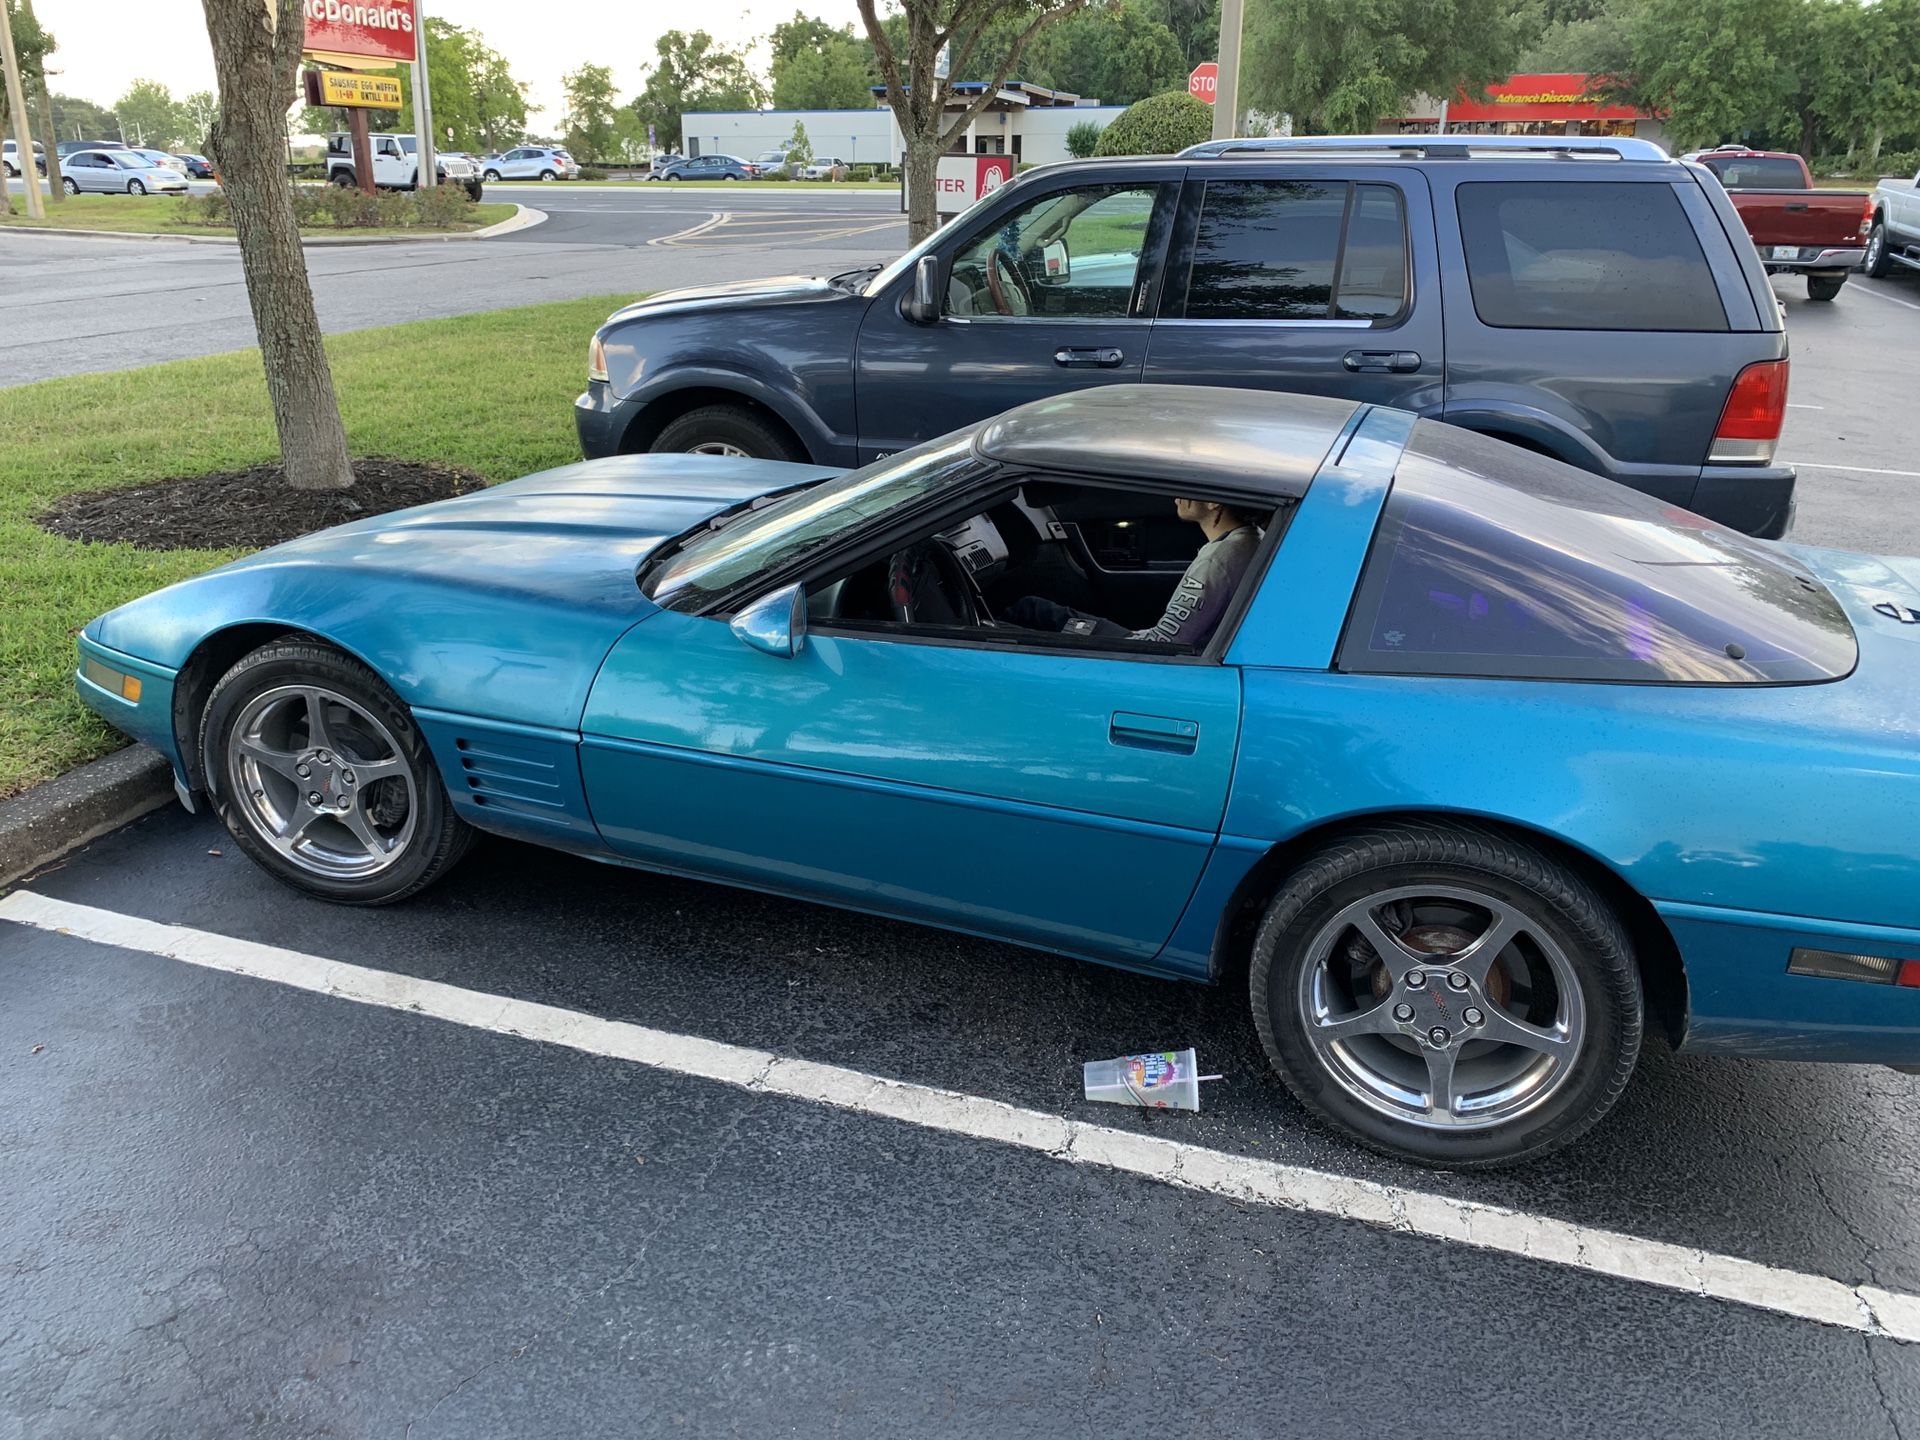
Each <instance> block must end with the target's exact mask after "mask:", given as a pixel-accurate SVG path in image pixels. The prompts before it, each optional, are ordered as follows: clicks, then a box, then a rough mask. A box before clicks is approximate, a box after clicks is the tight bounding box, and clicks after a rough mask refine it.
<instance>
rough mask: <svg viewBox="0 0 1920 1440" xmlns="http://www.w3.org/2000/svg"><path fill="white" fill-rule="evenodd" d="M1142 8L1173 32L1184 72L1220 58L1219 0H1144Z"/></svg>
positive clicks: (1142, 0)
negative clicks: (1204, 62) (1203, 62)
mask: <svg viewBox="0 0 1920 1440" xmlns="http://www.w3.org/2000/svg"><path fill="white" fill-rule="evenodd" d="M1141 8H1142V9H1144V10H1145V11H1146V13H1147V14H1149V15H1151V16H1152V17H1153V18H1154V19H1155V20H1158V21H1159V22H1160V23H1161V24H1162V25H1164V26H1166V27H1167V29H1168V30H1169V31H1170V32H1171V33H1172V35H1173V38H1174V40H1175V41H1176V42H1177V43H1178V44H1179V46H1180V63H1181V66H1182V67H1183V73H1184V71H1186V70H1191V69H1193V67H1194V66H1196V65H1198V64H1200V63H1201V62H1202V61H1204V60H1216V59H1218V58H1219V53H1218V52H1219V49H1220V0H1141Z"/></svg>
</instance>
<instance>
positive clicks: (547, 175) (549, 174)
mask: <svg viewBox="0 0 1920 1440" xmlns="http://www.w3.org/2000/svg"><path fill="white" fill-rule="evenodd" d="M540 178H541V179H542V180H557V179H559V178H560V177H559V176H557V175H555V174H554V173H553V171H551V170H542V171H541V172H540Z"/></svg>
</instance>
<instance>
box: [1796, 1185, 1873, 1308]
mask: <svg viewBox="0 0 1920 1440" xmlns="http://www.w3.org/2000/svg"><path fill="white" fill-rule="evenodd" d="M1807 1173H1808V1174H1809V1175H1811V1176H1812V1177H1813V1188H1814V1192H1815V1193H1816V1194H1818V1195H1819V1197H1820V1202H1821V1203H1822V1204H1823V1205H1825V1206H1826V1207H1827V1213H1828V1214H1829V1215H1831V1216H1833V1218H1834V1219H1835V1220H1837V1221H1839V1222H1840V1228H1841V1229H1842V1230H1845V1231H1846V1232H1847V1234H1848V1235H1850V1236H1851V1237H1852V1238H1853V1243H1854V1244H1856V1245H1858V1246H1859V1247H1860V1264H1861V1268H1862V1269H1864V1270H1865V1271H1866V1278H1867V1281H1868V1283H1869V1284H1873V1285H1878V1284H1880V1276H1879V1273H1878V1272H1877V1270H1876V1269H1875V1267H1874V1263H1873V1256H1874V1245H1873V1242H1872V1241H1870V1240H1869V1239H1868V1238H1867V1237H1866V1235H1865V1234H1864V1233H1863V1232H1862V1231H1861V1230H1860V1228H1859V1227H1858V1226H1857V1225H1855V1224H1854V1223H1853V1221H1852V1220H1850V1219H1849V1218H1848V1217H1847V1216H1846V1215H1845V1214H1843V1213H1842V1212H1841V1209H1840V1207H1839V1206H1838V1205H1836V1204H1835V1203H1834V1199H1833V1196H1832V1195H1830V1194H1829V1193H1828V1192H1827V1182H1826V1180H1825V1179H1824V1178H1823V1177H1822V1175H1821V1173H1820V1170H1819V1167H1818V1166H1815V1167H1814V1168H1812V1169H1810V1170H1809V1171H1808V1172H1807ZM1856 1288H1857V1287H1856Z"/></svg>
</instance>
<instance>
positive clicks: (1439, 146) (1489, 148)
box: [1180, 135, 1672, 161]
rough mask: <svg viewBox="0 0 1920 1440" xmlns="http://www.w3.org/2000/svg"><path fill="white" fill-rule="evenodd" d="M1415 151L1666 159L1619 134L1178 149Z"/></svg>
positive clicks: (1202, 154)
mask: <svg viewBox="0 0 1920 1440" xmlns="http://www.w3.org/2000/svg"><path fill="white" fill-rule="evenodd" d="M1287 153H1294V154H1338V155H1417V156H1420V157H1422V158H1424V159H1428V160H1468V159H1472V158H1473V157H1474V156H1475V155H1489V154H1498V155H1551V156H1554V157H1556V158H1558V159H1563V160H1575V159H1589V158H1591V159H1597V160H1661V161H1664V160H1669V159H1671V158H1672V157H1671V156H1670V155H1668V154H1667V152H1666V151H1665V150H1662V149H1661V148H1660V147H1659V146H1658V145H1656V144H1654V143H1653V141H1651V140H1639V139H1635V138H1633V137H1631V136H1618V135H1567V136H1544V135H1274V136H1267V137H1264V138H1250V139H1245V140H1204V141H1202V142H1201V143H1200V144H1198V145H1189V146H1188V147H1187V148H1186V149H1185V150H1182V151H1181V152H1180V156H1181V158H1182V159H1190V160H1201V159H1220V158H1222V157H1224V156H1229V155H1273V154H1287Z"/></svg>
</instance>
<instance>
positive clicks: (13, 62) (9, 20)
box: [0, 0, 47, 220]
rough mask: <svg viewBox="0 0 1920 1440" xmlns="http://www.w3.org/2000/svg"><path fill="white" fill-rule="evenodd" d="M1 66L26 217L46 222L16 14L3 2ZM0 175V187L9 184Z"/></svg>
mask: <svg viewBox="0 0 1920 1440" xmlns="http://www.w3.org/2000/svg"><path fill="white" fill-rule="evenodd" d="M0 62H4V63H5V65H6V71H7V108H8V109H9V110H11V111H12V112H13V143H14V145H15V146H16V147H18V148H17V149H15V151H14V156H15V158H16V159H18V160H19V162H20V184H21V187H22V188H23V189H24V190H25V191H26V192H27V215H28V217H29V218H31V219H34V220H43V219H45V218H46V214H47V210H46V206H44V205H43V204H41V202H40V167H39V166H37V165H35V164H34V163H33V127H32V125H30V124H29V123H28V121H27V96H26V92H25V91H24V90H23V89H21V87H20V57H19V56H18V55H16V54H14V53H13V14H12V12H11V11H10V10H9V9H8V8H7V6H6V3H5V0H0ZM6 183H7V182H6V177H5V175H4V174H0V185H4V184H6Z"/></svg>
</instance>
